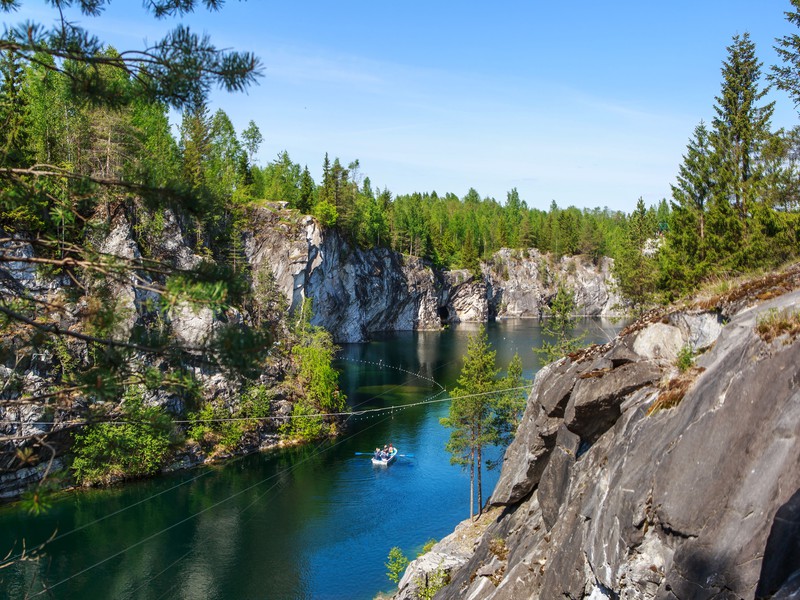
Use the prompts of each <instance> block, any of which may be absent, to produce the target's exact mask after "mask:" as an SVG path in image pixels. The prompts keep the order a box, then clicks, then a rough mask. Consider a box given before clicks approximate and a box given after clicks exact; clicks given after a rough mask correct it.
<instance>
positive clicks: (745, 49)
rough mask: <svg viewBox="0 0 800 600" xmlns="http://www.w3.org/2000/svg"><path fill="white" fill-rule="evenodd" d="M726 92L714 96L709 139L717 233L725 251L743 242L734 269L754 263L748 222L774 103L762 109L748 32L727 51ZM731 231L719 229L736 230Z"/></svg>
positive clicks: (759, 193) (757, 64)
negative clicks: (749, 253) (714, 171)
mask: <svg viewBox="0 0 800 600" xmlns="http://www.w3.org/2000/svg"><path fill="white" fill-rule="evenodd" d="M722 77H723V80H722V89H721V92H720V95H719V96H717V97H716V104H715V106H714V110H715V112H716V117H715V118H714V120H713V131H712V133H711V136H710V140H711V143H712V145H713V147H714V153H715V155H716V160H717V163H716V164H717V176H716V181H715V186H714V194H715V196H716V204H715V205H714V206H715V208H718V209H719V210H720V211H721V215H720V216H719V218H717V219H716V225H717V226H718V229H717V230H716V231H715V233H716V234H717V235H718V236H721V237H722V240H721V241H722V243H723V244H724V245H725V246H726V247H727V246H730V242H731V241H732V240H733V239H737V238H738V239H739V251H738V252H735V253H734V254H733V255H732V256H731V258H730V260H729V264H730V266H732V267H734V268H740V267H743V266H746V265H747V264H748V263H751V262H752V261H751V260H750V259H749V258H748V256H747V251H748V250H747V246H748V244H749V243H750V240H749V237H750V234H751V231H750V227H749V221H750V218H751V216H752V214H753V212H754V211H755V210H756V209H757V207H756V206H754V205H755V204H756V203H758V202H760V201H762V192H763V190H762V186H761V183H762V179H763V173H762V170H761V166H760V163H759V158H760V151H761V147H762V146H763V145H764V143H765V142H766V141H767V140H768V139H769V136H770V132H769V127H770V119H771V118H772V113H773V110H774V104H775V103H774V102H769V103H767V104H765V105H763V106H759V105H758V103H759V101H760V100H761V99H762V98H763V97H764V96H765V95H766V93H767V90H766V89H759V80H760V78H761V63H760V62H759V61H758V60H757V58H756V55H755V44H754V43H753V42H752V41H751V40H750V36H749V34H748V33H745V34H744V35H742V36H741V37H740V36H738V35H736V36H734V38H733V43H732V44H731V45H730V46H729V47H728V59H727V60H726V61H725V62H723V66H722ZM725 202H727V203H728V204H730V206H731V207H732V208H733V214H734V216H735V217H736V221H734V220H731V219H729V218H728V217H727V216H726V215H727V212H728V211H727V207H725V206H723V203H725ZM734 223H735V224H736V226H735V229H734V230H732V231H726V230H724V229H722V230H720V229H719V227H733V226H734Z"/></svg>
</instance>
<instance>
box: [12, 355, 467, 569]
mask: <svg viewBox="0 0 800 600" xmlns="http://www.w3.org/2000/svg"><path fill="white" fill-rule="evenodd" d="M344 360H349V361H351V362H357V363H361V364H379V366H381V367H382V368H393V369H395V370H397V371H403V372H406V373H409V374H410V375H413V376H414V377H419V378H423V379H426V378H424V377H421V376H420V375H419V374H417V373H413V372H411V371H408V370H407V369H402V368H400V367H392V366H391V365H388V364H385V363H383V361H380V363H375V362H374V361H362V360H355V359H344ZM453 362H455V361H450V362H448V363H445V364H444V365H441V366H440V367H437V368H436V369H434V370H439V369H440V368H443V367H445V366H447V365H450V364H452V363H453ZM406 381H408V380H406ZM430 381H434V380H433V379H430ZM434 383H436V385H437V386H439V387H440V388H441V389H442V390H444V386H442V385H441V384H439V383H438V382H436V381H434ZM403 385H405V382H404V383H401V384H398V385H397V386H395V387H393V388H391V389H390V390H386V391H384V392H382V393H381V394H378V395H376V396H372V397H371V398H368V399H367V400H364V401H363V402H361V403H359V404H357V405H356V407H357V406H360V405H361V404H365V403H367V402H370V401H372V400H375V399H377V398H379V397H380V396H382V395H383V394H386V393H388V392H389V391H391V390H393V389H396V388H398V387H402V386H403ZM440 394H441V392H440ZM434 398H435V396H434ZM390 409H391V407H387V408H386V410H390ZM348 419H349V417H348ZM246 420H253V419H246ZM214 421H218V420H215V419H209V420H204V421H203V422H214ZM103 422H104V423H118V424H123V423H126V424H142V423H143V422H141V421H140V422H136V421H125V422H123V421H103ZM382 422H383V421H382V420H381V421H379V422H378V423H375V425H377V424H379V423H382ZM38 423H39V424H43V423H41V422H38ZM95 423H96V422H95ZM85 424H87V423H75V424H73V426H76V427H77V426H80V425H85ZM371 427H372V426H370V427H368V428H367V429H370V428H371ZM59 431H63V430H59ZM49 433H55V432H49ZM39 435H45V434H36V435H33V436H26V437H38V436H39ZM20 439H25V438H23V437H12V438H8V439H4V438H0V441H9V440H20ZM245 456H247V455H246V454H243V455H240V456H237V457H235V458H233V459H231V460H229V461H226V464H227V465H231V464H234V463H236V462H238V461H240V460H242V459H244V458H245ZM213 472H214V471H213V470H211V469H205V470H203V471H201V472H200V473H199V474H198V475H196V476H194V477H190V478H188V479H185V480H183V481H181V482H179V483H177V484H175V485H173V486H171V487H169V488H167V489H165V490H162V491H160V492H156V493H155V494H152V495H150V496H148V497H147V498H142V499H141V500H138V501H136V502H134V503H133V504H129V505H128V506H125V507H123V508H120V509H118V510H115V511H114V512H111V513H108V514H107V515H104V516H102V517H99V518H97V519H95V520H94V521H91V522H89V523H84V524H83V525H80V526H78V527H75V528H74V529H71V530H69V531H66V532H64V533H62V534H60V535H57V536H55V537H54V538H53V539H51V540H49V541H48V542H47V544H50V543H51V542H56V541H58V540H62V539H64V538H65V537H67V536H69V535H72V534H73V533H77V532H79V531H82V530H84V529H86V528H88V527H91V526H93V525H96V524H97V523H100V522H102V521H105V520H106V519H110V518H111V517H115V516H117V515H119V514H121V513H123V512H125V511H127V510H130V509H132V508H135V507H137V506H139V505H141V504H144V503H145V502H149V501H150V500H152V499H154V498H158V497H159V496H162V495H164V494H167V493H169V492H171V491H173V490H176V489H178V488H179V487H181V486H184V485H187V484H189V483H193V482H195V481H197V480H198V479H200V478H202V477H205V476H206V475H208V474H210V473H213ZM22 556H23V554H18V555H17V556H14V557H13V558H11V559H10V560H11V561H12V562H13V561H16V560H18V559H19V558H22Z"/></svg>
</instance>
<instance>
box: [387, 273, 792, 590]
mask: <svg viewBox="0 0 800 600" xmlns="http://www.w3.org/2000/svg"><path fill="white" fill-rule="evenodd" d="M798 288H800V265H796V266H794V267H793V268H791V269H789V270H787V271H786V272H784V273H782V274H779V275H772V276H768V277H764V278H762V279H760V280H758V281H755V282H750V283H749V284H747V285H745V286H742V287H741V288H737V289H735V290H732V291H731V292H729V293H727V294H725V295H724V296H721V297H719V298H715V299H712V300H706V301H705V302H702V303H699V304H696V305H694V306H693V307H691V308H688V309H684V310H679V311H674V312H658V313H653V314H651V315H649V316H648V317H647V318H645V319H643V320H640V321H639V322H637V323H636V324H635V325H633V326H631V327H629V328H627V329H626V330H625V331H623V332H622V333H621V334H620V336H619V337H618V338H617V339H616V340H615V341H613V342H611V343H609V344H607V345H605V346H601V347H593V348H591V349H589V350H586V351H583V352H581V353H578V354H575V355H573V356H571V357H569V358H565V359H562V360H561V361H559V362H557V363H554V364H551V365H549V366H548V367H546V368H544V369H543V370H542V371H540V372H539V374H538V375H537V377H536V380H535V383H534V387H533V390H532V392H531V394H530V397H529V399H528V405H527V409H526V412H525V415H524V418H523V422H522V423H521V425H520V428H519V430H518V433H517V436H516V439H515V440H514V442H513V443H512V444H511V446H509V448H508V449H507V451H506V454H505V457H504V463H503V469H502V473H501V476H500V480H499V482H498V484H497V486H496V489H495V491H494V493H493V495H492V497H491V500H490V502H489V504H490V505H491V507H490V510H489V511H488V512H487V513H485V514H484V515H483V517H481V521H482V524H481V525H480V526H479V527H477V526H474V525H473V526H472V527H470V524H468V523H465V524H462V525H461V526H459V528H458V529H457V531H456V532H455V533H454V534H452V535H451V536H449V537H448V538H445V539H444V540H442V541H441V542H439V544H437V545H436V546H434V547H433V549H432V551H431V553H429V554H428V555H424V556H423V557H421V558H420V559H418V560H416V561H414V562H412V564H411V565H410V566H409V569H408V570H407V571H406V574H405V576H404V577H403V579H402V580H401V582H400V590H399V592H398V593H397V594H396V596H395V598H398V599H406V598H415V597H418V595H419V591H420V590H419V586H420V585H424V582H425V581H431V580H436V578H435V577H432V575H435V574H437V571H438V574H442V573H447V574H448V580H449V581H450V583H449V585H447V586H446V587H444V588H442V589H441V590H440V591H439V592H438V593H437V594H436V596H435V598H437V599H439V600H441V599H448V598H467V599H469V600H484V599H490V598H491V599H495V600H501V599H502V600H512V599H514V600H518V599H522V598H531V599H543V600H544V599H546V600H551V599H554V598H568V599H574V600H578V599H584V598H590V599H592V600H601V599H611V598H613V599H622V600H633V599H651V598H653V599H658V600H689V599H699V598H720V599H722V598H724V599H728V598H747V599H751V598H773V599H776V600H778V599H780V600H787V599H790V598H791V599H798V598H800V468H798V465H800V291H798ZM688 349H690V350H691V351H692V354H693V355H694V361H693V364H692V365H691V366H689V365H688V364H686V363H684V364H683V366H684V367H688V368H686V369H685V370H683V371H679V370H678V369H677V368H676V364H678V363H679V362H680V361H679V356H683V357H685V356H687V350H688ZM684 360H685V358H684ZM470 530H472V531H473V532H474V533H473V535H472V536H471V537H466V536H465V532H467V531H470ZM465 549H466V550H465Z"/></svg>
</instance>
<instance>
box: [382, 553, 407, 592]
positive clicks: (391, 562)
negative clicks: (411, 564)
mask: <svg viewBox="0 0 800 600" xmlns="http://www.w3.org/2000/svg"><path fill="white" fill-rule="evenodd" d="M385 565H386V568H387V569H388V571H387V572H386V576H387V577H388V578H389V579H391V580H392V581H393V582H394V583H397V582H399V581H400V578H401V577H402V576H403V573H404V572H405V570H406V567H407V566H408V558H406V556H405V554H403V551H402V550H400V548H398V547H397V546H395V547H393V548H392V549H391V550H389V557H388V560H387V562H386V563H385Z"/></svg>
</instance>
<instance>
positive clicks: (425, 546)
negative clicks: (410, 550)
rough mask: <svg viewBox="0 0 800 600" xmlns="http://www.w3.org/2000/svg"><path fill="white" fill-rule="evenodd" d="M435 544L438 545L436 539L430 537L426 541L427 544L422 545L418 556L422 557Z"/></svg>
mask: <svg viewBox="0 0 800 600" xmlns="http://www.w3.org/2000/svg"><path fill="white" fill-rule="evenodd" d="M435 545H436V540H435V539H433V538H431V539H429V540H428V541H427V542H425V545H424V546H422V550H420V551H419V554H417V557H420V556H422V555H423V554H427V553H428V552H430V551H431V550H432V549H433V547H434V546H435Z"/></svg>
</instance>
